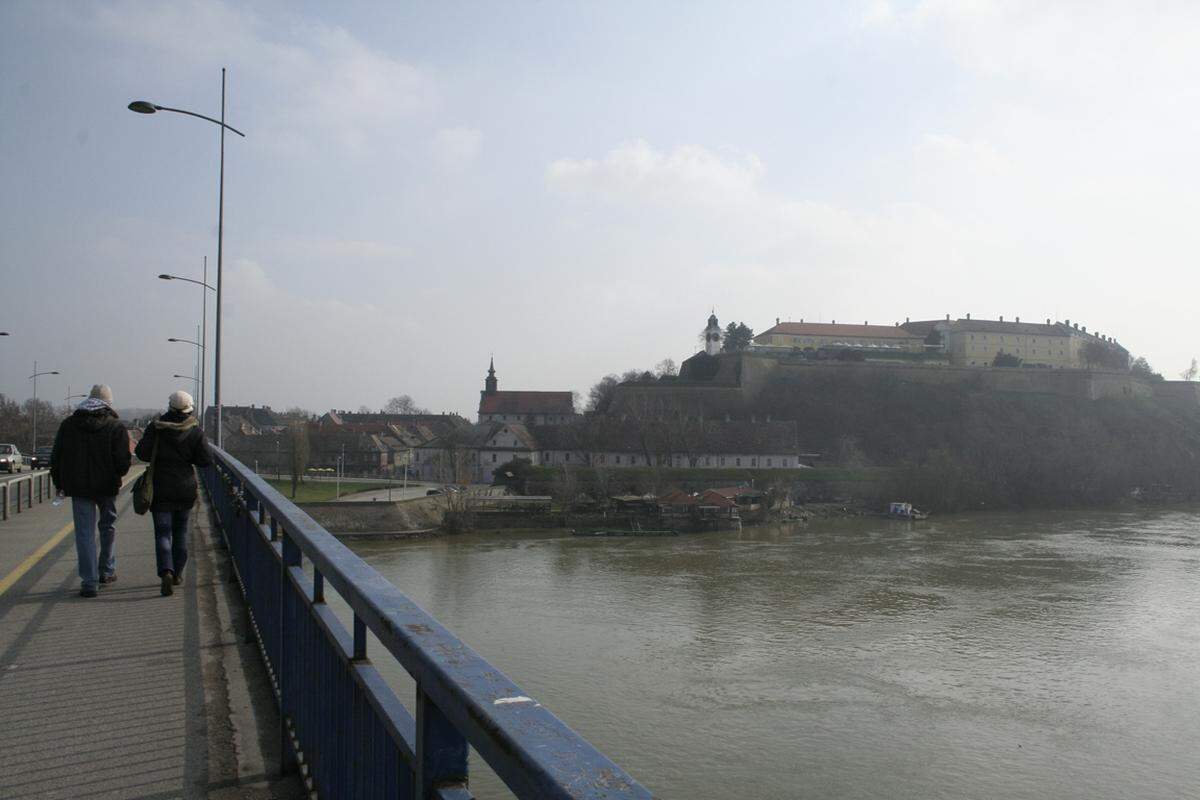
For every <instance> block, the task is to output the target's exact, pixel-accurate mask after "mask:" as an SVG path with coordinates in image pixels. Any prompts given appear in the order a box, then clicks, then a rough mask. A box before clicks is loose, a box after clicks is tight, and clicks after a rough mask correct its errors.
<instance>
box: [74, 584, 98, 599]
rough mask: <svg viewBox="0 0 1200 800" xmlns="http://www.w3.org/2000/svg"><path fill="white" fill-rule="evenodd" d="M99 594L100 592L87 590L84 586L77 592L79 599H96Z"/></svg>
mask: <svg viewBox="0 0 1200 800" xmlns="http://www.w3.org/2000/svg"><path fill="white" fill-rule="evenodd" d="M99 594H100V592H98V591H96V590H95V589H89V588H87V587H86V586H85V587H83V588H82V589H80V590H79V596H80V597H96V596H98V595H99Z"/></svg>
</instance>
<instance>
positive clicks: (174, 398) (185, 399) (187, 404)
mask: <svg viewBox="0 0 1200 800" xmlns="http://www.w3.org/2000/svg"><path fill="white" fill-rule="evenodd" d="M167 404H168V405H169V406H170V407H171V409H172V410H173V411H182V412H183V413H184V414H190V413H192V409H193V407H194V406H193V405H192V396H191V395H190V394H188V393H187V392H171V399H170V401H168V403H167Z"/></svg>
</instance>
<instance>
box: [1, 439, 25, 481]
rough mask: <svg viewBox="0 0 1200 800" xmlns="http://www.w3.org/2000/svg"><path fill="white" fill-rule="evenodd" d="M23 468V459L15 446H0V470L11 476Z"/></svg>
mask: <svg viewBox="0 0 1200 800" xmlns="http://www.w3.org/2000/svg"><path fill="white" fill-rule="evenodd" d="M24 467H25V457H24V456H22V455H21V451H20V450H18V449H17V446H16V445H15V444H0V469H2V470H4V471H5V472H7V473H9V474H12V473H14V472H20V471H21V470H22V469H23V468H24Z"/></svg>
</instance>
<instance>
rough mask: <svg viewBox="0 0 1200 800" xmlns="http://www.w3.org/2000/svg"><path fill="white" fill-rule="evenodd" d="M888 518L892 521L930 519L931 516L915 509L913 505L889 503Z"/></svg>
mask: <svg viewBox="0 0 1200 800" xmlns="http://www.w3.org/2000/svg"><path fill="white" fill-rule="evenodd" d="M887 516H889V517H891V518H892V519H908V520H917V519H928V518H929V514H927V513H926V512H924V511H920V510H918V509H915V508H913V504H912V503H889V504H888V510H887Z"/></svg>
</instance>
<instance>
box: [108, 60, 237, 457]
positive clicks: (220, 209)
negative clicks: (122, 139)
mask: <svg viewBox="0 0 1200 800" xmlns="http://www.w3.org/2000/svg"><path fill="white" fill-rule="evenodd" d="M129 110H130V111H136V112H137V113H138V114H153V113H155V112H156V111H173V112H174V113H176V114H187V115H188V116H189V117H197V118H198V119H202V120H206V121H208V122H211V123H213V124H214V125H217V126H219V127H220V129H221V162H220V164H221V166H220V173H219V178H218V182H217V187H218V188H217V335H216V357H215V358H214V359H213V376H214V377H213V405H215V406H216V407H217V447H220V446H221V444H222V438H223V437H222V436H221V289H222V287H223V285H224V281H223V280H222V279H221V275H222V269H221V267H222V264H223V261H222V243H223V240H224V233H225V130H226V129H229V130H231V131H233V132H234V133H236V134H237V135H238V136H241V137H242V138H245V137H246V134H244V133H242V132H241V131H239V130H238V129H237V128H234V127H232V126H229V125H226V124H225V68H224V67H222V68H221V118H220V119H219V120H218V119H213V118H212V117H206V116H205V115H203V114H197V113H196V112H194V111H185V110H183V109H182V108H170V107H169V106H160V105H158V104H157V103H151V102H149V101H147V100H134V101H133V102H132V103H130V104H129Z"/></svg>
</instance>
